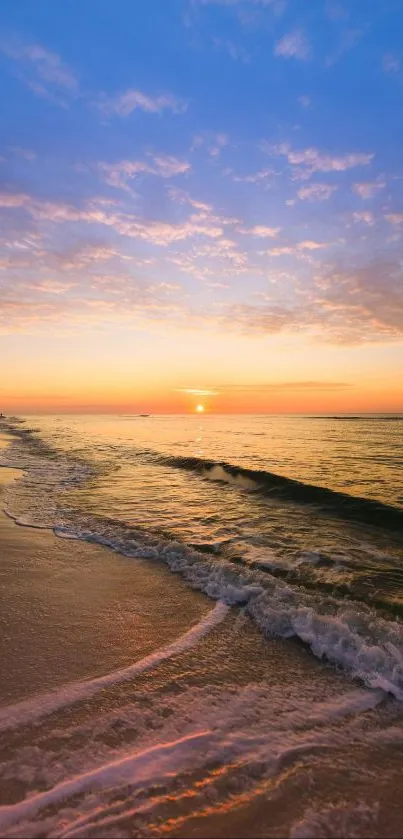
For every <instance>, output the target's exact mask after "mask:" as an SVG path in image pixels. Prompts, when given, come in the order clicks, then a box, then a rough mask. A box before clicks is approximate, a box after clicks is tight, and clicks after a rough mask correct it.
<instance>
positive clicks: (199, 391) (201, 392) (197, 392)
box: [175, 387, 218, 396]
mask: <svg viewBox="0 0 403 839" xmlns="http://www.w3.org/2000/svg"><path fill="white" fill-rule="evenodd" d="M175 392H176V393H189V394H190V395H191V396H218V391H217V390H205V389H204V388H197V387H177V388H175Z"/></svg>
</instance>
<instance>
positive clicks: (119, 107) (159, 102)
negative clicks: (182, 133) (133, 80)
mask: <svg viewBox="0 0 403 839" xmlns="http://www.w3.org/2000/svg"><path fill="white" fill-rule="evenodd" d="M98 107H99V108H100V110H101V111H103V113H104V114H106V115H107V116H112V115H116V116H119V117H128V116H130V114H132V113H133V111H136V110H140V111H144V112H145V113H148V114H160V113H162V112H163V111H172V113H174V114H182V113H183V112H184V111H186V108H187V102H185V100H184V99H180V98H179V97H177V96H174V95H173V94H172V93H164V94H160V95H159V96H149V95H148V94H146V93H142V92H141V91H140V90H134V89H130V90H126V91H125V92H124V93H120V94H118V95H117V96H116V97H114V98H107V97H103V98H102V99H101V101H99V102H98Z"/></svg>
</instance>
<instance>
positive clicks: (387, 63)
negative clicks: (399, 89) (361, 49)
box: [382, 52, 400, 73]
mask: <svg viewBox="0 0 403 839" xmlns="http://www.w3.org/2000/svg"><path fill="white" fill-rule="evenodd" d="M382 70H383V71H384V72H385V73H398V72H399V71H400V61H399V59H398V58H397V57H396V56H395V55H393V53H391V52H388V53H386V54H385V55H384V56H383V58H382Z"/></svg>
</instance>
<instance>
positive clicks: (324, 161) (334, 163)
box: [262, 143, 374, 176]
mask: <svg viewBox="0 0 403 839" xmlns="http://www.w3.org/2000/svg"><path fill="white" fill-rule="evenodd" d="M262 147H263V149H264V150H265V151H268V152H269V153H270V154H277V155H283V156H284V157H286V158H287V160H288V162H289V163H290V164H291V165H292V166H296V167H301V168H302V170H303V176H305V175H307V176H308V175H311V174H313V173H314V172H346V171H347V170H349V169H354V168H355V167H357V166H368V165H369V164H370V163H371V161H372V160H373V158H374V154H373V153H368V152H348V153H347V154H343V155H330V154H323V152H320V151H319V149H317V148H314V147H311V148H307V149H301V150H300V151H295V150H293V149H292V148H291V146H290V145H289V143H282V144H280V145H279V146H274V147H273V146H270V145H268V144H267V143H263V144H262Z"/></svg>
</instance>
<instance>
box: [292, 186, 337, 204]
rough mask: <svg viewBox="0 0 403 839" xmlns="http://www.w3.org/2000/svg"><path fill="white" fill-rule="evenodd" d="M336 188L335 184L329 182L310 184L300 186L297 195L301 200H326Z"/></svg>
mask: <svg viewBox="0 0 403 839" xmlns="http://www.w3.org/2000/svg"><path fill="white" fill-rule="evenodd" d="M336 190H337V186H331V185H330V184H310V185H309V186H302V187H301V189H299V190H298V192H297V195H298V198H299V199H300V200H301V201H327V200H328V199H329V198H330V197H331V196H332V195H333V193H334V192H336Z"/></svg>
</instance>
